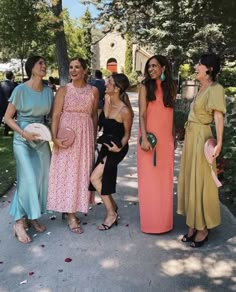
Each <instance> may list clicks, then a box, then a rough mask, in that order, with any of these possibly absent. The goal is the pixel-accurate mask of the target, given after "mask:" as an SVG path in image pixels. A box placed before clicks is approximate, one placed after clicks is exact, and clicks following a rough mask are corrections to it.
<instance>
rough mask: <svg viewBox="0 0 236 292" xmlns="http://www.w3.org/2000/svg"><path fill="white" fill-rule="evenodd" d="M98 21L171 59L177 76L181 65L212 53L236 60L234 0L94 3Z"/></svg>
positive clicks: (108, 0) (98, 0)
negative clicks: (127, 34) (203, 53)
mask: <svg viewBox="0 0 236 292" xmlns="http://www.w3.org/2000/svg"><path fill="white" fill-rule="evenodd" d="M83 2H85V3H93V4H94V5H96V6H97V9H98V10H100V11H101V13H100V15H99V17H98V20H99V21H100V23H102V24H109V25H110V27H111V28H118V29H119V30H120V31H122V32H123V33H124V32H129V33H131V34H132V35H133V36H135V37H136V38H137V40H138V41H139V42H140V43H141V44H145V45H147V44H148V45H149V46H151V47H153V48H154V50H155V51H156V52H157V53H160V54H163V55H167V56H168V57H169V59H170V60H171V63H172V65H173V67H174V69H175V73H176V74H177V72H178V68H179V66H180V64H183V62H186V61H187V62H188V61H189V60H190V59H192V58H193V59H195V58H196V56H197V55H199V52H202V51H206V50H211V51H216V52H218V53H220V54H221V55H222V56H223V57H224V58H226V59H232V58H234V59H235V56H236V50H235V48H236V27H235V24H236V18H235V16H234V14H235V10H236V2H235V1H231V0H225V1H220V0H208V1H205V0H165V1H164V0H163V1H153V0H145V1H144V0H134V1H118V0H104V1H103V0H92V1H86V0H85V1H83Z"/></svg>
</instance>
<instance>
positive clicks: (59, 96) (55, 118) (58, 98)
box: [51, 86, 67, 149]
mask: <svg viewBox="0 0 236 292" xmlns="http://www.w3.org/2000/svg"><path fill="white" fill-rule="evenodd" d="M65 94H66V87H65V86H62V87H60V88H59V89H58V91H57V93H56V95H55V98H54V102H53V109H52V126H51V131H52V140H53V142H54V145H55V146H57V147H61V148H65V149H66V148H67V146H65V145H63V142H65V141H66V139H57V132H58V127H59V122H60V117H61V112H62V109H63V105H64V99H65Z"/></svg>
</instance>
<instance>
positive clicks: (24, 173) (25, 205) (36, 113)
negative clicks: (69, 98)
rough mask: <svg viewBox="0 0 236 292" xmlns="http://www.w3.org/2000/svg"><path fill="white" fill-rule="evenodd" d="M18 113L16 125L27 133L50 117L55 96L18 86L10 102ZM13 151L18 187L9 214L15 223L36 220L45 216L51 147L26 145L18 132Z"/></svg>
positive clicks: (44, 91)
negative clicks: (28, 128)
mask: <svg viewBox="0 0 236 292" xmlns="http://www.w3.org/2000/svg"><path fill="white" fill-rule="evenodd" d="M9 102H10V103H12V104H13V105H14V106H15V108H16V111H17V124H18V125H19V126H20V128H21V129H24V128H25V127H26V126H27V125H28V124H31V123H44V116H45V115H47V114H49V112H50V110H51V107H52V102H53V93H52V90H51V88H49V87H48V86H46V85H44V87H43V90H42V91H40V92H38V91H34V90H32V89H31V88H30V87H28V86H27V85H26V84H24V83H23V84H20V85H18V86H17V87H16V88H15V89H14V91H13V93H12V95H11V98H10V99H9ZM13 150H14V155H15V159H16V171H17V174H16V176H17V186H16V193H15V195H14V199H13V201H12V204H11V208H10V214H11V215H12V216H13V217H14V220H19V219H20V218H22V217H23V216H27V218H28V219H32V220H33V219H37V218H39V217H40V216H41V214H43V213H45V212H46V202H47V191H48V173H49V166H50V156H51V152H50V147H49V143H48V142H45V141H39V142H27V141H25V140H24V139H22V137H21V136H20V135H19V134H18V133H17V132H15V133H14V139H13Z"/></svg>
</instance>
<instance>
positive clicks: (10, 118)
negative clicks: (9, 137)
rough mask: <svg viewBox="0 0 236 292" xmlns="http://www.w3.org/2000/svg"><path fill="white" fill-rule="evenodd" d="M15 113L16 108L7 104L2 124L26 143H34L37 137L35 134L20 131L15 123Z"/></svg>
mask: <svg viewBox="0 0 236 292" xmlns="http://www.w3.org/2000/svg"><path fill="white" fill-rule="evenodd" d="M15 113H16V108H15V106H14V105H13V104H12V103H9V104H8V107H7V110H6V113H5V116H4V122H5V123H6V124H7V125H8V126H9V127H10V128H11V129H12V130H14V131H15V132H17V133H18V134H19V135H20V136H21V137H22V138H23V139H25V140H27V141H29V142H30V141H36V140H38V136H37V134H36V133H32V132H27V131H24V129H21V128H20V126H18V124H17V123H16V121H15V119H14V116H15Z"/></svg>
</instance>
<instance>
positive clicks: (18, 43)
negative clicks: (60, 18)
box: [0, 0, 50, 78]
mask: <svg viewBox="0 0 236 292" xmlns="http://www.w3.org/2000/svg"><path fill="white" fill-rule="evenodd" d="M0 7H1V10H0V43H1V52H2V55H3V58H4V59H8V58H11V57H15V58H18V59H20V60H21V68H22V78H23V77H24V70H23V65H24V59H25V58H27V57H28V56H29V55H30V54H32V53H33V52H37V53H40V52H42V51H44V49H46V48H47V46H48V44H49V43H48V41H50V37H49V35H48V34H47V31H45V25H44V23H43V21H42V18H41V12H42V11H44V12H46V11H48V10H49V7H48V5H46V3H45V2H44V1H29V0H22V1H18V0H12V1H11V2H9V1H6V0H0Z"/></svg>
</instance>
